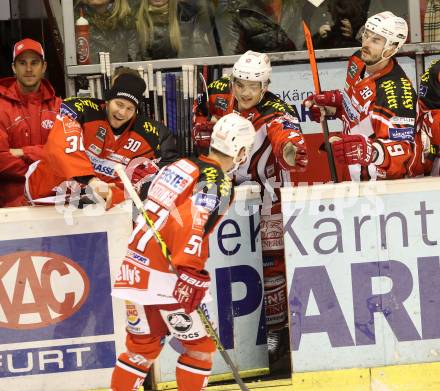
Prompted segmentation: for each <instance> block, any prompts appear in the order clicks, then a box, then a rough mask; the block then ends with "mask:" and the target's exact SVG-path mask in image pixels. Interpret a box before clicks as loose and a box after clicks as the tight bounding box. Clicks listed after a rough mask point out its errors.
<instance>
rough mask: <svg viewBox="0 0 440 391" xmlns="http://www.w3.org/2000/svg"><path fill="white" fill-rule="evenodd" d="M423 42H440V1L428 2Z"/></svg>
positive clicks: (430, 0)
mask: <svg viewBox="0 0 440 391" xmlns="http://www.w3.org/2000/svg"><path fill="white" fill-rule="evenodd" d="M423 40H424V41H425V42H434V41H440V0H428V2H427V3H426V11H425V14H424V18H423Z"/></svg>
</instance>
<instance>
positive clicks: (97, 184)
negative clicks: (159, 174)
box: [25, 74, 178, 207]
mask: <svg viewBox="0 0 440 391" xmlns="http://www.w3.org/2000/svg"><path fill="white" fill-rule="evenodd" d="M145 87H146V86H145V82H144V80H143V79H142V78H140V77H138V76H135V75H132V74H123V75H120V76H119V77H118V78H117V79H116V80H115V82H114V84H113V86H112V88H111V89H110V90H109V92H108V93H107V97H106V98H107V99H106V100H105V101H103V100H99V99H94V98H70V99H67V100H65V101H64V102H63V103H62V104H61V111H60V114H59V115H58V116H57V120H56V121H55V125H54V127H53V129H52V131H51V132H50V134H49V138H48V141H47V143H46V145H45V147H44V154H43V158H42V160H40V161H38V162H35V163H34V164H32V165H31V166H30V167H29V170H28V172H27V174H26V185H25V186H26V195H27V198H28V199H29V200H30V201H31V202H34V201H35V200H36V199H38V198H41V197H48V196H52V195H54V194H55V193H56V190H57V187H59V186H60V185H61V184H62V183H63V182H65V181H71V180H75V181H76V182H79V183H80V184H82V185H84V186H85V185H88V186H89V188H90V189H91V191H92V192H93V194H94V195H99V196H100V197H102V198H103V199H104V200H105V201H106V205H107V207H109V206H111V205H114V204H116V203H119V202H121V201H123V199H124V191H123V189H122V184H121V183H120V182H119V181H118V180H117V175H116V173H115V171H114V166H115V165H116V164H123V165H124V166H128V165H129V164H130V162H132V161H133V160H134V159H136V158H140V157H142V158H148V159H159V158H161V163H162V164H163V163H170V162H172V161H174V160H176V159H177V157H178V155H177V150H176V147H175V143H174V139H173V137H172V135H171V133H170V132H169V130H168V129H167V128H165V127H164V126H163V125H162V124H160V123H159V122H156V121H154V120H150V119H148V118H147V117H146V116H145V115H144V114H143V113H142V112H138V110H137V108H138V105H139V103H140V100H141V99H142V96H143V95H142V94H143V92H144V90H145Z"/></svg>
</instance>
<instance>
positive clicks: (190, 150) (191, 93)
mask: <svg viewBox="0 0 440 391" xmlns="http://www.w3.org/2000/svg"><path fill="white" fill-rule="evenodd" d="M193 103H194V65H188V108H187V110H188V122H187V127H188V136H187V137H188V156H192V153H193V149H194V148H193V145H192V138H191V128H192V105H193Z"/></svg>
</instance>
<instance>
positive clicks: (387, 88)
mask: <svg viewBox="0 0 440 391" xmlns="http://www.w3.org/2000/svg"><path fill="white" fill-rule="evenodd" d="M376 103H377V104H378V105H379V106H382V107H385V108H387V109H389V110H391V111H392V112H394V113H400V114H402V113H405V114H406V115H405V116H411V114H413V115H415V110H416V103H417V96H416V93H415V91H414V88H413V86H412V83H411V81H410V80H409V79H408V77H407V76H406V74H405V72H404V71H403V69H402V68H401V67H400V65H398V64H397V63H395V66H394V68H393V69H392V70H391V72H389V73H388V74H386V75H384V76H382V77H380V78H378V79H376Z"/></svg>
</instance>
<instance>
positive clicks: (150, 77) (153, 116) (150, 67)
mask: <svg viewBox="0 0 440 391" xmlns="http://www.w3.org/2000/svg"><path fill="white" fill-rule="evenodd" d="M147 74H148V88H149V91H148V92H149V94H148V101H149V102H150V118H151V119H156V105H155V103H156V102H155V100H154V76H153V64H147Z"/></svg>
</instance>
